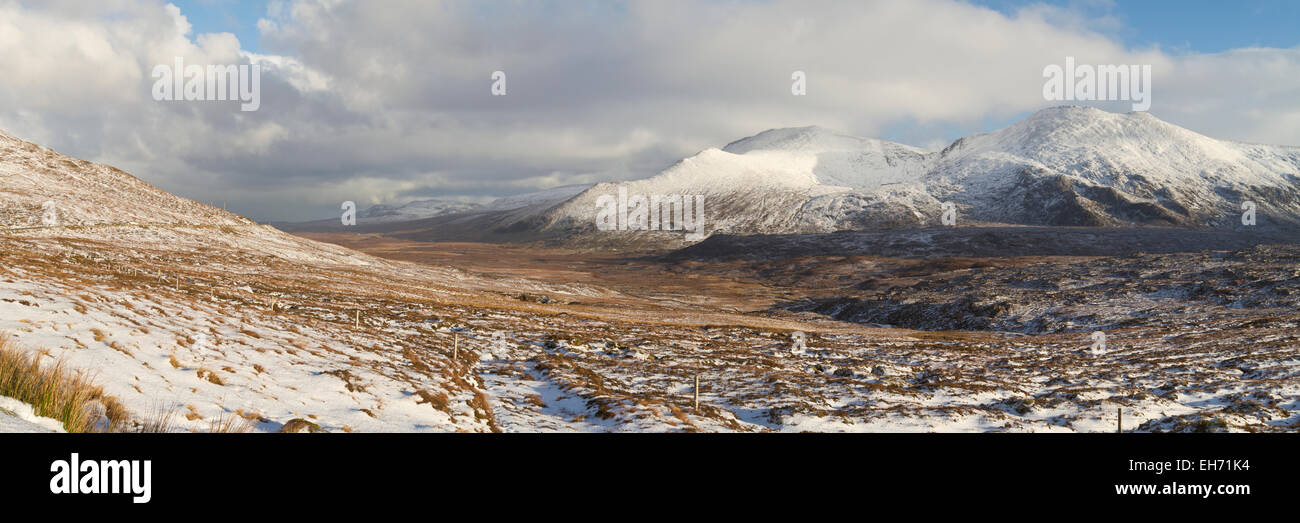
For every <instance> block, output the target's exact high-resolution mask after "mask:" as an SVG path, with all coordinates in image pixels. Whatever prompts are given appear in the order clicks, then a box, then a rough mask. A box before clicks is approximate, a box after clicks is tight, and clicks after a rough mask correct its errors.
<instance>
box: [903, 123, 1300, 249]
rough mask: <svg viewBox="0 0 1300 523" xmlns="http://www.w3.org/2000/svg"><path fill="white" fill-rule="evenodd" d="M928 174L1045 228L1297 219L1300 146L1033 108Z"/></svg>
mask: <svg viewBox="0 0 1300 523" xmlns="http://www.w3.org/2000/svg"><path fill="white" fill-rule="evenodd" d="M934 162H935V163H934V166H933V168H932V169H931V170H930V172H929V173H928V174H927V176H926V177H925V180H924V182H925V183H926V185H927V187H929V188H930V192H931V194H934V195H935V196H936V197H938V198H942V199H949V200H952V201H954V202H957V203H958V204H959V205H961V206H964V207H966V209H965V210H966V213H968V214H969V215H970V216H971V218H972V219H977V220H984V221H994V222H1007V223H1023V224H1042V225H1126V224H1167V225H1182V226H1197V227H1232V226H1234V225H1240V216H1241V213H1242V208H1241V206H1242V203H1243V202H1247V201H1250V202H1254V203H1255V204H1256V205H1257V207H1258V209H1257V216H1258V217H1259V220H1258V221H1259V222H1260V224H1261V225H1279V224H1288V225H1294V224H1295V223H1296V217H1297V216H1300V213H1298V212H1297V211H1300V191H1298V189H1300V147H1284V146H1269V145H1256V144H1244V143H1236V142H1229V141H1223V140H1216V139H1213V138H1209V137H1207V136H1203V135H1200V134H1197V133H1195V132H1192V131H1189V130H1187V129H1183V128H1181V127H1178V126H1176V125H1173V124H1169V123H1166V122H1164V121H1161V120H1159V119H1157V118H1156V117H1154V116H1151V115H1150V114H1148V113H1128V114H1115V113H1108V112H1104V111H1101V110H1097V109H1091V108H1081V107H1057V108H1052V109H1046V110H1043V111H1040V112H1038V113H1035V114H1034V115H1032V116H1030V117H1029V118H1026V119H1025V120H1023V121H1021V122H1019V123H1016V124H1015V125H1012V126H1011V127H1008V128H1006V129H1002V130H1000V131H997V132H994V133H990V134H983V135H977V136H972V137H968V138H963V139H961V140H958V141H957V142H955V143H953V144H952V145H951V146H949V147H948V148H947V149H945V150H943V151H942V152H940V153H939V155H938V157H937V158H936V159H935V160H934Z"/></svg>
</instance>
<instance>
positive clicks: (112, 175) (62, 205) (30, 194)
mask: <svg viewBox="0 0 1300 523" xmlns="http://www.w3.org/2000/svg"><path fill="white" fill-rule="evenodd" d="M0 187H3V190H0V228H9V229H12V228H22V227H41V226H44V225H46V224H47V223H55V224H57V225H60V226H88V225H105V224H139V225H144V224H159V225H203V226H230V225H252V224H253V222H252V221H251V220H249V219H247V218H244V217H242V216H238V215H235V214H232V213H228V212H226V211H223V210H221V209H217V208H215V207H211V206H208V205H204V204H201V203H199V202H196V201H193V200H189V199H186V198H181V197H179V196H175V195H172V194H170V193H168V192H166V191H163V190H161V189H159V188H157V187H154V186H152V185H150V184H148V183H146V182H144V181H142V180H140V179H139V178H136V177H134V176H131V175H129V174H127V173H124V172H122V171H120V170H118V169H116V168H113V167H111V166H108V165H102V164H97V163H92V162H87V161H85V160H78V159H76V158H71V157H68V156H64V155H61V154H59V153H57V152H54V151H53V150H51V149H49V148H47V147H42V146H40V145H36V144H34V143H30V142H26V141H23V140H20V139H18V138H15V137H14V136H12V135H10V134H8V133H5V132H4V131H0Z"/></svg>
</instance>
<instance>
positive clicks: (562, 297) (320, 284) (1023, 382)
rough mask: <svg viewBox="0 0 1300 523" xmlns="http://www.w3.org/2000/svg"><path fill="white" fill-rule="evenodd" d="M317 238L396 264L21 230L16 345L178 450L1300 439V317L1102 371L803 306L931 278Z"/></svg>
mask: <svg viewBox="0 0 1300 523" xmlns="http://www.w3.org/2000/svg"><path fill="white" fill-rule="evenodd" d="M127 238H129V239H130V242H125V241H122V240H124V239H127ZM314 238H316V239H321V240H326V241H331V242H336V243H338V244H340V245H343V246H346V247H352V248H355V249H358V250H360V251H363V252H366V253H369V254H373V255H375V256H377V257H370V256H363V255H357V254H355V253H352V252H351V251H346V250H344V249H338V248H335V247H333V246H328V245H322V244H318V243H313V242H306V241H303V240H300V239H296V238H294V237H287V236H285V235H282V234H279V233H278V232H273V231H269V230H266V229H264V228H261V227H247V228H229V227H228V228H226V229H223V230H219V229H203V228H174V229H168V228H153V229H149V230H143V231H142V230H136V229H131V228H112V227H107V228H101V229H83V230H69V231H58V232H57V233H52V232H51V231H28V232H11V233H7V234H6V235H3V236H0V253H3V256H2V257H0V259H2V260H3V262H2V263H0V331H6V332H8V333H11V334H12V335H14V336H15V337H16V338H17V340H16V341H17V342H18V343H19V344H20V345H21V346H23V347H25V348H26V349H28V350H31V351H38V352H41V353H43V354H46V355H47V356H48V359H49V360H50V361H55V360H60V359H61V360H63V361H65V362H66V363H67V364H68V365H69V366H71V367H74V368H80V369H85V370H87V371H89V372H92V373H94V374H96V375H97V382H98V383H99V384H101V385H103V386H104V387H105V389H106V390H107V391H108V392H110V393H112V394H113V395H115V396H117V397H118V398H120V399H121V400H122V402H123V403H124V404H125V405H126V406H127V407H128V408H130V409H131V410H132V412H133V413H134V414H135V415H136V417H137V418H138V419H139V420H143V419H145V418H148V417H149V416H150V415H152V414H155V413H158V412H169V411H170V412H175V414H176V428H177V429H178V430H194V431H203V430H209V429H211V428H212V427H214V426H220V425H221V424H222V423H225V422H227V421H228V420H229V419H231V418H232V417H238V418H239V419H241V420H244V421H245V422H247V423H248V424H249V425H250V426H251V427H253V429H254V430H257V431H278V430H281V429H284V428H285V427H286V426H295V425H301V424H302V423H301V422H295V420H302V421H304V422H306V423H308V424H315V425H317V426H319V427H320V428H321V429H324V430H328V431H476V432H486V431H806V430H811V431H945V432H946V431H1113V430H1115V429H1116V426H1115V425H1116V414H1117V412H1118V411H1119V409H1123V418H1124V422H1125V426H1124V429H1126V430H1152V431H1165V430H1178V431H1191V430H1239V431H1294V430H1297V428H1300V414H1298V413H1297V412H1298V411H1300V401H1298V400H1297V398H1298V395H1300V377H1298V376H1297V373H1298V372H1300V351H1298V349H1297V346H1298V345H1297V344H1298V343H1300V329H1297V328H1296V325H1297V322H1300V315H1297V313H1296V311H1295V309H1291V310H1269V311H1267V312H1259V313H1258V314H1256V316H1255V317H1254V319H1255V320H1257V321H1254V322H1253V323H1252V322H1251V321H1242V319H1243V317H1244V316H1228V315H1220V316H1211V319H1213V321H1210V322H1207V323H1204V324H1200V325H1193V326H1191V327H1188V326H1186V325H1179V326H1169V325H1161V324H1159V322H1136V323H1132V324H1128V325H1125V326H1121V327H1116V328H1113V329H1109V330H1107V334H1108V336H1109V344H1108V348H1107V350H1106V351H1105V352H1104V353H1101V354H1094V353H1093V352H1092V351H1091V350H1090V349H1091V345H1092V343H1093V341H1092V340H1091V338H1090V336H1089V332H1088V331H1087V330H1080V331H1073V330H1056V331H1050V332H1047V331H1044V332H1006V331H998V330H948V331H927V330H913V329H903V328H894V327H883V326H872V325H867V324H862V323H854V322H853V321H841V319H837V318H835V317H833V315H832V314H827V313H825V312H818V311H816V310H809V308H808V307H802V308H801V307H798V306H795V305H797V304H805V305H808V304H816V303H820V301H819V300H827V299H836V298H840V297H843V296H844V293H845V290H844V289H851V288H852V285H853V284H855V283H857V282H860V281H861V280H862V278H860V277H858V275H860V274H862V273H863V271H864V270H865V268H866V267H867V266H868V265H870V266H873V267H877V268H884V267H888V268H889V270H890V271H892V273H898V274H907V273H908V271H909V270H911V271H917V270H919V269H918V267H921V266H932V267H940V268H942V267H941V266H939V265H936V264H934V263H931V262H924V261H908V260H889V259H867V258H854V259H849V258H843V257H840V258H843V259H840V258H834V259H820V260H802V261H797V262H795V261H791V262H780V263H776V264H775V265H770V266H769V265H764V264H765V263H772V262H762V263H757V264H756V263H754V262H741V261H737V262H727V263H700V262H693V261H690V260H686V261H677V262H671V263H669V262H665V261H663V260H660V259H657V258H652V257H620V256H615V255H602V256H592V255H590V254H582V253H574V252H568V251H559V250H548V249H541V248H527V247H520V246H500V245H487V244H432V243H411V242H402V241H398V240H391V239H387V238H382V237H377V236H344V235H333V236H329V235H318V236H314ZM296 242H300V243H296ZM127 244H129V245H130V246H131V247H129V248H128V247H123V246H122V245H127ZM998 263H1009V262H1005V261H1004V262H998ZM1017 263H1026V262H1025V261H1024V260H1021V261H1020V262H1017ZM1052 263H1057V262H1052ZM783 264H784V265H783ZM890 264H895V265H890ZM972 267H973V266H966V267H962V266H961V264H958V265H956V266H951V267H947V268H946V269H945V271H946V273H945V274H943V275H941V276H943V277H946V278H959V277H960V274H959V273H960V272H961V271H971V270H972ZM882 270H883V269H882ZM948 273H951V274H948ZM934 275H935V273H933V271H931V273H929V274H928V276H934ZM900 277H903V276H900ZM911 277H913V278H915V277H916V275H913V276H911ZM877 279H880V278H877ZM886 279H888V278H886ZM898 285H902V282H901V281H899V282H886V287H892V286H898ZM1247 312H1248V313H1249V312H1250V311H1247ZM1157 316H1158V315H1157ZM1247 319H1248V320H1249V318H1247ZM798 332H802V333H805V334H804V335H799V334H796V333H798ZM799 340H803V343H802V345H803V347H802V348H799V347H798V346H799V345H800V343H799ZM697 379H698V383H699V385H698V389H697V387H696V382H697ZM697 393H698V406H696V399H695V397H696V394H697ZM118 429H119V430H131V429H132V427H118Z"/></svg>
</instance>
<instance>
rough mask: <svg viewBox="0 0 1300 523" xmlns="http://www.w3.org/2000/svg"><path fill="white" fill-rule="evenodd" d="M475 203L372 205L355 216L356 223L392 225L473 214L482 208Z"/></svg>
mask: <svg viewBox="0 0 1300 523" xmlns="http://www.w3.org/2000/svg"><path fill="white" fill-rule="evenodd" d="M482 207H483V206H482V205H479V204H476V203H466V202H459V201H455V200H445V199H437V198H435V199H430V200H416V201H413V202H410V203H406V204H404V205H384V204H380V205H373V206H371V207H370V208H368V209H366V210H365V211H363V212H362V213H360V214H359V215H358V216H357V223H392V222H405V221H411V220H423V219H425V218H432V217H434V216H442V215H444V214H456V213H463V212H473V211H475V210H478V209H480V208H482Z"/></svg>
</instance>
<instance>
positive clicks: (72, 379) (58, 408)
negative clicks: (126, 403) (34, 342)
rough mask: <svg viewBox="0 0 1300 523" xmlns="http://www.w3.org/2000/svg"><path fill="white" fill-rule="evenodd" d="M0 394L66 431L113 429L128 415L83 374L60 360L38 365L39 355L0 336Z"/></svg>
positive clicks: (115, 401)
mask: <svg viewBox="0 0 1300 523" xmlns="http://www.w3.org/2000/svg"><path fill="white" fill-rule="evenodd" d="M0 395H3V396H8V397H11V398H14V399H16V400H18V401H21V402H23V403H28V404H30V405H31V406H32V409H33V410H34V411H35V412H36V414H37V415H39V416H44V417H47V418H53V419H56V420H59V422H60V423H62V424H63V429H64V430H66V431H68V432H94V431H110V430H114V429H115V428H116V427H118V426H119V425H120V424H121V423H123V422H124V421H125V420H126V418H127V416H128V414H127V411H126V408H124V407H123V406H122V404H121V402H119V401H118V400H117V398H114V397H112V396H109V395H107V394H105V393H104V389H103V388H101V387H98V386H96V385H95V384H94V383H93V381H92V380H91V379H90V378H89V377H87V376H86V375H85V374H84V373H81V372H76V371H72V370H69V369H68V368H67V367H65V366H64V364H63V362H62V361H57V362H55V363H53V364H51V365H41V362H40V356H39V355H38V354H36V353H30V352H27V351H23V350H21V349H19V348H18V347H16V346H15V345H14V343H13V340H12V339H11V338H9V337H8V336H3V337H0Z"/></svg>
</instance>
